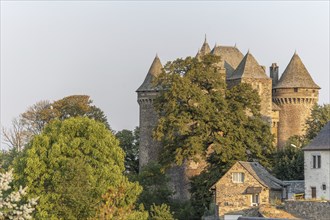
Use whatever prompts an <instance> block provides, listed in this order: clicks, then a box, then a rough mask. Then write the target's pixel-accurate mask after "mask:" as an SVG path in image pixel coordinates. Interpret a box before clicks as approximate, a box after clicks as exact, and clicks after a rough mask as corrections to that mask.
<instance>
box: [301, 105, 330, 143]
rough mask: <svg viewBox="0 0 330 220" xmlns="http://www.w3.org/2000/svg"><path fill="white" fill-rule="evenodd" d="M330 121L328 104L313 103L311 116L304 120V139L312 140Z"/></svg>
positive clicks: (329, 106)
mask: <svg viewBox="0 0 330 220" xmlns="http://www.w3.org/2000/svg"><path fill="white" fill-rule="evenodd" d="M328 121H330V104H324V105H323V106H321V105H315V106H314V108H313V109H312V113H311V116H310V117H309V118H308V119H307V121H306V135H305V139H307V140H312V139H313V138H314V137H316V135H317V134H318V133H319V132H320V130H321V129H322V128H323V127H324V126H325V125H326V124H327V123H328Z"/></svg>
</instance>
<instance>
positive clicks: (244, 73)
mask: <svg viewBox="0 0 330 220" xmlns="http://www.w3.org/2000/svg"><path fill="white" fill-rule="evenodd" d="M240 78H258V79H260V78H268V77H267V75H266V74H265V70H264V68H263V67H261V66H260V65H259V64H258V62H257V60H256V59H255V58H254V57H253V55H252V54H251V53H250V51H248V52H247V54H246V55H245V56H244V58H243V59H242V61H241V62H240V64H239V65H238V67H237V68H236V70H235V71H234V72H233V74H232V75H231V76H230V78H229V79H240Z"/></svg>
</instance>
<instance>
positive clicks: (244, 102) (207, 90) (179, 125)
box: [154, 55, 274, 166]
mask: <svg viewBox="0 0 330 220" xmlns="http://www.w3.org/2000/svg"><path fill="white" fill-rule="evenodd" d="M219 59H220V58H219V57H217V56H212V55H209V56H204V57H203V58H202V60H201V62H200V61H199V60H198V59H196V58H190V57H188V58H186V59H184V60H182V59H177V60H175V61H173V62H171V63H168V64H167V65H166V66H165V67H164V70H165V72H164V73H162V74H161V75H160V76H159V77H158V79H157V82H156V83H157V85H158V86H160V87H162V88H164V89H163V90H162V92H161V94H160V96H159V98H157V99H156V103H155V107H156V109H157V111H158V114H159V116H160V118H159V121H158V125H157V127H156V129H155V132H154V136H155V138H157V140H159V141H161V142H162V144H163V146H164V150H163V152H162V155H161V162H162V164H164V165H167V166H169V165H170V164H171V163H172V162H173V161H175V162H176V163H177V164H178V165H181V164H182V163H183V162H184V161H185V160H194V161H198V160H199V159H200V158H202V159H206V157H207V152H208V151H209V150H211V151H213V152H214V155H217V156H218V159H220V160H222V161H223V162H227V161H231V160H237V159H244V160H249V161H251V160H253V159H258V160H259V161H260V162H261V163H263V164H265V163H267V162H268V159H267V155H269V154H270V153H271V152H272V151H273V150H274V147H273V146H272V139H273V137H272V135H271V133H270V128H269V125H268V124H266V123H265V122H264V121H263V120H262V118H261V115H260V113H259V111H260V98H259V96H258V95H257V93H256V92H255V91H254V90H253V89H252V87H251V86H250V85H248V84H239V85H237V86H235V87H234V88H232V89H230V90H227V89H226V84H225V81H224V76H222V75H221V74H219V67H218V65H217V63H218V62H219ZM213 159H215V158H213Z"/></svg>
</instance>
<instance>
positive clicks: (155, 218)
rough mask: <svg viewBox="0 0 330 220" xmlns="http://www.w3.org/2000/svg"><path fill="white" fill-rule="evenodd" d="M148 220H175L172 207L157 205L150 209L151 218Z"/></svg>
mask: <svg viewBox="0 0 330 220" xmlns="http://www.w3.org/2000/svg"><path fill="white" fill-rule="evenodd" d="M148 220H175V219H174V217H173V213H171V210H170V207H169V206H168V205H166V204H161V205H158V206H157V205H155V204H153V205H152V206H151V207H150V217H149V218H148Z"/></svg>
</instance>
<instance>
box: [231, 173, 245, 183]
mask: <svg viewBox="0 0 330 220" xmlns="http://www.w3.org/2000/svg"><path fill="white" fill-rule="evenodd" d="M232 180H233V183H244V173H232Z"/></svg>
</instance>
